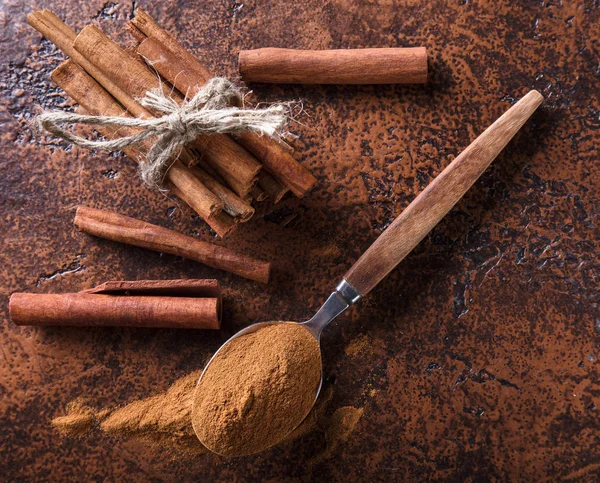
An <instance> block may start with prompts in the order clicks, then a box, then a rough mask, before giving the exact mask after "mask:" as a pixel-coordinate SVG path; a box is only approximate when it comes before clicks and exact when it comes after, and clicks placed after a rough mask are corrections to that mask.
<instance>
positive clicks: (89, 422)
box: [52, 399, 98, 437]
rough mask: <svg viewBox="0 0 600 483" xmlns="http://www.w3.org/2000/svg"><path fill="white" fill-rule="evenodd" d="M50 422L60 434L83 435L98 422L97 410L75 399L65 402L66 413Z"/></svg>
mask: <svg viewBox="0 0 600 483" xmlns="http://www.w3.org/2000/svg"><path fill="white" fill-rule="evenodd" d="M52 424H53V425H54V426H55V427H56V428H57V429H58V431H59V432H60V433H61V434H64V435H67V436H74V437H77V436H83V435H84V434H86V433H88V432H89V431H90V430H91V429H92V428H93V427H94V426H96V425H97V424H98V412H97V411H95V410H94V409H92V408H91V407H89V406H86V405H85V404H84V402H83V401H82V400H81V399H76V400H75V401H71V402H70V403H69V404H67V414H66V415H65V416H60V417H58V418H55V419H53V420H52Z"/></svg>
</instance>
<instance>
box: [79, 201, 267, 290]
mask: <svg viewBox="0 0 600 483" xmlns="http://www.w3.org/2000/svg"><path fill="white" fill-rule="evenodd" d="M74 224H75V226H76V227H77V228H79V229H80V230H81V231H83V232H85V233H89V234H90V235H95V236H99V237H102V238H106V239H108V240H113V241H117V242H121V243H126V244H129V245H135V246H139V247H143V248H149V249H150V250H155V251H159V252H163V253H170V254H172V255H177V256H181V257H185V258H189V259H191V260H196V261H198V262H200V263H203V264H205V265H208V266H210V267H213V268H218V269H221V270H226V271H228V272H231V273H235V274H236V275H240V276H242V277H245V278H249V279H251V280H256V281H258V282H263V283H267V282H268V281H269V272H270V263H268V262H262V261H260V260H256V259H254V258H251V257H248V256H245V255H240V254H238V253H235V252H233V251H231V250H229V249H227V248H224V247H220V246H218V245H214V244H211V243H207V242H203V241H200V240H196V239H195V238H192V237H189V236H186V235H182V234H181V233H177V232H175V231H172V230H168V229H166V228H162V227H160V226H156V225H152V224H150V223H145V222H143V221H140V220H136V219H135V218H130V217H128V216H122V215H119V214H117V213H112V212H109V211H102V210H96V209H93V208H88V207H85V206H79V207H78V208H77V213H76V215H75V220H74Z"/></svg>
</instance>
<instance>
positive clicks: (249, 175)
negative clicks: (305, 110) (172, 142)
mask: <svg viewBox="0 0 600 483" xmlns="http://www.w3.org/2000/svg"><path fill="white" fill-rule="evenodd" d="M73 46H74V48H75V50H76V51H77V52H79V53H80V54H81V55H82V56H83V57H84V58H86V59H87V60H88V61H89V62H91V63H92V64H93V65H94V66H95V67H96V68H97V69H99V70H100V71H101V72H102V73H103V74H104V75H105V76H106V77H108V78H109V79H110V80H111V81H112V82H113V83H114V84H116V85H117V86H119V87H120V88H121V89H122V90H124V91H125V92H127V93H128V94H129V95H130V96H132V97H143V96H144V95H145V94H146V92H147V91H150V90H152V89H155V88H160V87H161V83H160V79H158V77H157V76H156V75H155V74H153V73H152V72H150V71H149V70H148V68H147V67H146V66H144V65H142V64H140V63H139V62H138V61H137V59H135V58H134V57H133V56H131V55H130V54H129V53H128V52H126V51H125V50H124V49H122V48H121V47H120V46H119V45H117V44H116V43H115V42H113V41H112V40H111V39H110V38H109V37H107V36H106V35H104V33H103V32H102V31H101V30H100V29H99V28H98V27H96V26H95V25H88V26H86V27H84V28H83V30H81V32H80V33H79V35H77V37H76V38H75V40H74V43H73ZM166 94H168V95H170V96H171V97H174V98H175V100H178V101H180V102H181V100H182V98H181V97H178V94H177V93H171V92H170V91H167V92H166ZM193 145H194V146H196V147H198V149H200V151H201V152H202V155H203V157H204V159H205V160H206V161H207V162H208V163H210V164H211V165H212V166H213V167H214V168H215V169H216V170H217V172H219V174H220V175H221V176H222V177H223V178H224V179H225V180H226V181H227V182H228V183H229V180H230V179H233V182H232V183H231V187H232V188H234V189H236V188H237V190H236V191H237V192H238V194H239V195H240V196H245V195H246V194H247V193H248V192H249V191H250V189H251V188H252V186H253V185H254V184H255V183H256V178H257V175H258V172H259V171H260V169H261V165H260V163H259V162H258V161H257V160H256V159H255V158H254V156H252V155H251V154H250V153H248V151H246V150H245V149H244V148H242V147H241V146H240V145H239V144H237V143H236V142H235V141H234V140H233V139H231V138H230V137H229V136H227V135H224V134H212V135H210V136H199V137H198V138H197V139H196V140H195V141H194V143H193Z"/></svg>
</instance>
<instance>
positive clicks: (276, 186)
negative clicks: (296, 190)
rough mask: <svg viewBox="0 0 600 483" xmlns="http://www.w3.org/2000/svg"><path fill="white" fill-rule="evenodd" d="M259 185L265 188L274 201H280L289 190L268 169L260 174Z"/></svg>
mask: <svg viewBox="0 0 600 483" xmlns="http://www.w3.org/2000/svg"><path fill="white" fill-rule="evenodd" d="M258 185H259V186H260V187H261V188H262V189H263V190H264V192H265V193H266V195H267V197H269V198H270V199H271V201H272V202H273V203H279V202H280V201H281V198H283V197H284V196H285V195H286V193H287V192H288V191H289V189H288V188H287V187H286V186H284V185H283V184H281V183H280V182H279V181H277V180H276V179H275V178H274V177H273V176H271V175H270V174H269V173H267V172H266V171H262V172H261V173H260V174H259V175H258ZM256 201H260V200H256Z"/></svg>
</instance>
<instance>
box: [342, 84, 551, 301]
mask: <svg viewBox="0 0 600 483" xmlns="http://www.w3.org/2000/svg"><path fill="white" fill-rule="evenodd" d="M542 101H543V97H542V95H541V94H540V93H539V92H537V91H531V92H529V93H528V94H527V95H525V96H524V97H523V98H522V99H521V100H520V101H519V102H517V103H516V104H515V105H514V106H513V107H511V108H510V109H509V110H508V111H507V112H505V113H504V114H503V115H502V116H501V117H500V118H499V119H498V120H497V121H496V122H494V124H492V125H491V126H490V127H488V128H487V129H486V130H485V131H484V132H483V133H482V134H481V135H480V136H479V137H478V138H477V139H476V140H475V141H473V142H472V143H471V144H470V145H469V147H467V149H465V150H464V151H463V152H462V153H461V154H460V155H459V156H458V157H457V158H456V159H455V160H454V161H452V162H451V163H450V164H449V165H448V166H447V167H446V169H444V171H442V172H441V173H440V175H439V176H437V177H436V178H435V179H434V180H433V181H432V182H431V183H430V184H429V186H427V188H425V189H424V190H423V191H422V192H421V193H420V194H419V195H418V196H417V197H416V198H415V199H414V200H413V202H412V203H411V204H410V205H408V207H407V208H406V209H405V210H404V211H403V212H402V213H401V214H400V216H398V218H396V219H395V220H394V222H393V223H392V224H391V225H390V226H389V227H388V228H387V229H386V230H385V231H384V232H383V233H382V234H381V236H379V238H378V239H377V240H376V241H375V242H374V243H373V244H372V245H371V246H370V247H369V248H368V250H367V251H366V252H365V253H364V254H363V255H362V256H361V257H360V258H359V259H358V261H357V262H356V263H355V264H354V265H353V266H352V268H350V270H349V271H348V272H347V273H346V275H345V277H344V278H345V279H346V280H347V281H348V282H349V283H350V284H352V285H353V286H354V287H355V288H356V289H357V290H358V291H359V292H360V293H361V294H362V295H366V294H367V293H369V292H370V291H371V290H372V289H373V288H374V287H375V286H376V285H377V284H378V283H379V282H380V281H381V280H382V279H383V278H384V277H385V276H386V275H387V274H388V273H390V272H391V271H392V270H393V269H394V267H395V266H396V265H398V263H400V262H401V261H402V259H404V257H406V255H408V254H409V253H410V251H411V250H412V249H413V248H414V247H415V246H416V245H417V244H418V243H419V242H420V241H421V240H422V239H423V238H424V237H425V236H426V235H427V234H428V233H429V232H430V231H431V230H432V229H433V227H434V226H435V225H437V224H438V222H439V221H440V220H441V219H442V218H443V217H444V216H445V215H446V213H448V212H449V211H450V210H451V209H452V207H453V206H454V205H455V204H456V203H457V202H458V200H460V199H461V198H462V197H463V195H464V194H465V193H466V192H467V190H468V189H469V188H470V187H471V186H472V185H473V183H475V181H477V179H478V178H479V176H481V174H482V173H483V172H484V171H485V169H486V168H487V167H488V166H489V165H490V164H491V162H492V161H493V160H494V159H495V158H496V156H498V154H499V153H500V152H501V151H502V149H504V147H505V146H506V145H507V144H508V142H509V141H510V140H511V139H512V137H513V136H514V135H515V134H516V133H517V132H518V131H519V129H520V128H521V127H522V126H523V124H525V122H526V121H527V119H529V117H530V116H531V115H532V114H533V112H534V111H535V110H536V109H537V108H538V106H539V105H540V104H541V103H542Z"/></svg>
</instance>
